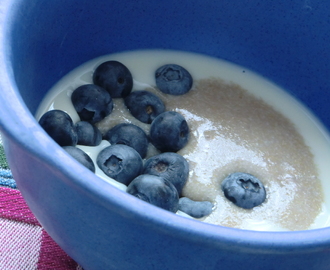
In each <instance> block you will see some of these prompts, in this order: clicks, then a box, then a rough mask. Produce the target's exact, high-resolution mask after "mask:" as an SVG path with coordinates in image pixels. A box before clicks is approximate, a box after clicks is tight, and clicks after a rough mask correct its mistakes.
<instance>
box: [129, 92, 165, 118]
mask: <svg viewBox="0 0 330 270" xmlns="http://www.w3.org/2000/svg"><path fill="white" fill-rule="evenodd" d="M125 105H126V107H127V108H128V109H129V111H130V112H131V114H132V115H133V116H134V117H135V118H136V119H138V120H140V121H141V122H143V123H146V124H150V123H151V122H152V121H153V120H154V119H155V118H156V117H157V116H158V115H159V114H161V113H163V112H165V105H164V103H163V101H162V100H161V99H160V98H159V97H157V96H156V95H155V94H153V93H151V92H148V91H143V90H141V91H134V92H132V93H131V94H129V95H128V96H127V97H126V98H125Z"/></svg>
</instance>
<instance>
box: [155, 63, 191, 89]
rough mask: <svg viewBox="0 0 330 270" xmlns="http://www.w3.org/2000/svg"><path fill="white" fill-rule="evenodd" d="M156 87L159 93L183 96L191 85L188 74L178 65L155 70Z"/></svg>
mask: <svg viewBox="0 0 330 270" xmlns="http://www.w3.org/2000/svg"><path fill="white" fill-rule="evenodd" d="M155 77H156V85H157V87H158V88H159V90H160V91H162V92H163V93H165V94H170V95H183V94H185V93H187V92H188V91H189V90H190V89H191V86H192V84H193V79H192V77H191V75H190V73H189V72H188V71H187V70H186V69H184V68H183V67H181V66H179V65H174V64H170V65H164V66H162V67H160V68H158V69H157V70H156V73H155Z"/></svg>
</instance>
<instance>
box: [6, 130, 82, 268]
mask: <svg viewBox="0 0 330 270" xmlns="http://www.w3.org/2000/svg"><path fill="white" fill-rule="evenodd" d="M46 269H47V270H51V269H54V270H82V268H81V267H80V266H79V265H78V264H77V263H76V262H75V261H74V260H72V259H71V258H70V257H69V256H68V255H67V254H66V253H65V252H64V251H63V250H62V249H61V248H60V247H59V246H58V245H57V244H56V243H55V242H54V241H53V240H52V239H51V237H50V236H49V235H48V234H47V232H46V231H45V230H44V229H43V227H42V226H41V225H40V224H39V222H38V220H37V219H36V218H35V216H34V215H33V213H32V212H31V211H30V209H29V207H28V206H27V204H26V203H25V201H24V199H23V197H22V195H21V193H20V191H19V190H18V189H17V186H16V182H15V180H14V179H13V175H12V173H11V171H10V168H9V165H8V163H7V160H6V156H5V153H4V149H3V146H2V140H1V135H0V270H46Z"/></svg>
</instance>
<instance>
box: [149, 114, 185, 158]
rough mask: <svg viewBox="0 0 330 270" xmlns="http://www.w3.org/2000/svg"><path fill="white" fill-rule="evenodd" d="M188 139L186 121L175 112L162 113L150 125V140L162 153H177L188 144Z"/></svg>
mask: <svg viewBox="0 0 330 270" xmlns="http://www.w3.org/2000/svg"><path fill="white" fill-rule="evenodd" d="M188 139H189V127H188V124H187V121H186V120H185V118H184V117H183V116H182V115H181V114H179V113H177V112H174V111H168V112H164V113H162V114H160V115H158V116H157V117H156V118H155V120H154V121H153V122H152V123H151V127H150V140H151V142H152V144H153V145H154V146H155V147H156V148H157V149H159V150H160V151H162V152H177V151H179V150H180V149H181V148H183V147H184V146H185V145H186V144H187V143H188Z"/></svg>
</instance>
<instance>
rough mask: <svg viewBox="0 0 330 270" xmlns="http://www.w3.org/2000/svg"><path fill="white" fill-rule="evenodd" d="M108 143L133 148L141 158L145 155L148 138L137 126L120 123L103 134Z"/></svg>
mask: <svg viewBox="0 0 330 270" xmlns="http://www.w3.org/2000/svg"><path fill="white" fill-rule="evenodd" d="M104 139H105V140H107V141H109V142H110V144H124V145H127V146H130V147H132V148H134V149H135V150H136V151H137V152H138V153H139V154H140V155H141V157H142V158H145V156H146V155H147V150H148V144H149V140H148V137H147V135H146V133H145V132H144V131H143V130H142V129H141V128H140V127H138V126H136V125H133V124H129V123H121V124H118V125H116V126H114V127H113V128H111V129H110V130H109V131H108V132H107V133H106V134H105V136H104Z"/></svg>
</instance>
